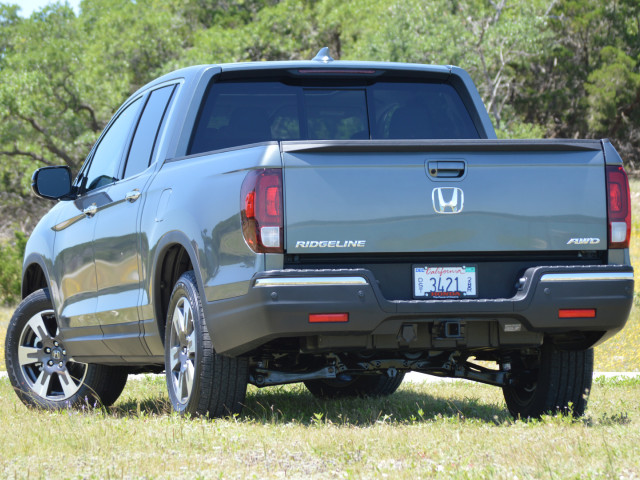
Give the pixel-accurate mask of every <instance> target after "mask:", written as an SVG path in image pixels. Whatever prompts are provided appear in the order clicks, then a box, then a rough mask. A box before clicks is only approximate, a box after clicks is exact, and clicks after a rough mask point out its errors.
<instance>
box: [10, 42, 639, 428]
mask: <svg viewBox="0 0 640 480" xmlns="http://www.w3.org/2000/svg"><path fill="white" fill-rule="evenodd" d="M33 190H34V192H35V193H36V194H37V195H39V196H41V197H44V198H50V199H55V200H58V202H57V204H56V205H55V206H54V207H53V208H52V209H51V210H50V211H49V213H47V215H45V216H44V218H43V219H42V220H41V221H40V223H39V224H38V226H37V227H36V229H35V230H34V232H33V234H32V235H31V237H30V239H29V243H28V245H27V249H26V253H25V259H24V270H23V282H22V298H23V301H22V303H21V304H20V305H19V307H18V309H17V311H16V312H15V315H14V316H13V318H12V320H11V322H10V325H9V329H8V332H7V338H6V365H7V370H8V372H9V376H10V379H11V382H12V384H13V386H14V388H15V391H16V393H17V394H18V395H19V397H20V398H21V399H22V400H23V401H24V402H25V403H26V404H29V405H35V406H38V407H41V408H60V407H65V406H69V405H78V404H80V403H83V402H86V401H87V399H88V400H89V401H90V402H92V403H93V401H94V399H99V400H100V401H101V402H102V403H103V404H104V405H109V404H112V403H113V402H115V401H116V399H117V398H118V396H119V395H120V393H121V392H122V389H123V388H124V385H125V382H126V379H127V375H128V374H129V373H131V372H161V371H163V370H164V371H165V372H166V379H167V386H168V391H169V397H170V399H171V403H172V405H173V408H174V409H175V410H176V411H178V412H182V413H189V414H195V415H209V416H224V415H228V414H233V413H236V412H239V411H240V409H241V407H242V403H243V401H244V399H245V394H246V389H247V384H248V383H251V384H253V385H256V386H258V387H264V386H270V385H279V384H286V383H294V382H304V384H305V385H306V387H307V388H308V389H309V390H310V392H311V393H312V394H314V395H317V396H321V397H338V396H347V395H388V394H391V393H393V392H394V391H395V390H396V389H397V388H398V386H399V385H400V383H401V382H402V380H403V377H404V375H405V373H406V372H409V371H416V372H423V373H427V374H431V375H437V376H442V377H455V378H463V379H470V380H475V381H478V382H483V383H487V384H491V385H496V386H498V387H501V388H502V389H503V391H504V397H505V399H506V405H507V407H508V409H509V411H510V412H511V414H513V415H514V416H516V417H523V418H524V417H536V416H540V415H542V414H543V413H545V412H556V411H561V412H569V413H572V414H574V415H582V414H583V412H584V410H585V407H586V402H587V395H588V392H589V389H590V386H591V378H592V370H593V350H592V347H593V346H595V345H597V344H599V343H601V342H603V341H605V340H606V339H607V338H609V337H611V336H612V335H614V334H615V333H616V332H618V331H619V330H620V329H621V328H622V327H623V326H624V324H625V322H626V320H627V317H628V315H629V311H630V309H631V305H632V299H633V282H634V280H633V269H632V267H631V265H630V260H629V250H628V245H629V236H630V223H631V212H630V202H629V186H628V181H627V177H626V174H625V172H624V170H623V168H622V160H621V159H620V157H619V155H618V154H617V153H616V150H615V149H614V147H613V146H612V145H611V144H610V143H609V142H608V141H607V140H526V141H520V140H517V141H508V140H497V139H496V134H495V131H494V129H493V127H492V125H491V122H490V119H489V117H488V115H487V112H486V110H485V108H484V106H483V104H482V101H481V99H480V97H479V95H478V92H477V90H476V88H475V86H474V85H473V83H472V81H471V79H470V77H469V75H468V74H467V73H466V72H465V71H464V70H462V69H460V68H458V67H452V66H435V65H415V64H396V63H373V62H347V61H333V60H332V59H331V58H330V57H329V55H328V53H327V51H326V50H325V51H321V53H320V54H319V55H318V56H317V57H316V58H315V59H313V60H311V61H295V62H294V61H290V62H262V63H243V64H224V65H207V66H196V67H191V68H187V69H183V70H178V71H176V72H173V73H170V74H168V75H165V76H163V77H161V78H159V79H157V80H155V81H153V82H151V83H149V84H148V85H146V86H144V87H143V88H141V89H140V90H139V91H137V92H136V93H135V94H133V95H132V96H131V97H130V98H129V99H128V100H127V101H126V102H125V103H124V105H123V106H122V107H121V108H120V109H119V110H118V111H117V113H116V114H115V116H114V117H113V119H112V120H111V122H110V123H109V125H108V126H107V127H106V129H105V131H104V132H103V134H102V136H101V137H100V139H99V140H98V141H97V142H96V144H95V146H94V147H93V149H92V150H91V152H90V153H89V155H88V157H87V160H86V162H85V164H84V166H83V167H82V169H81V171H80V172H79V174H78V176H77V177H76V178H75V180H72V176H71V173H70V171H69V169H68V168H66V167H46V168H42V169H39V170H38V171H36V172H35V173H34V176H33Z"/></svg>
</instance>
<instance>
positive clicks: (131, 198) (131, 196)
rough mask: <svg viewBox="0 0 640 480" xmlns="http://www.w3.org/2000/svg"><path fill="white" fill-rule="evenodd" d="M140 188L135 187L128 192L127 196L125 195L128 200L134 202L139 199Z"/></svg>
mask: <svg viewBox="0 0 640 480" xmlns="http://www.w3.org/2000/svg"><path fill="white" fill-rule="evenodd" d="M140 195H141V194H140V190H138V189H135V190H131V191H130V192H128V193H127V196H126V197H124V198H125V199H126V200H127V201H129V202H131V203H133V202H135V201H136V200H138V199H139V198H140Z"/></svg>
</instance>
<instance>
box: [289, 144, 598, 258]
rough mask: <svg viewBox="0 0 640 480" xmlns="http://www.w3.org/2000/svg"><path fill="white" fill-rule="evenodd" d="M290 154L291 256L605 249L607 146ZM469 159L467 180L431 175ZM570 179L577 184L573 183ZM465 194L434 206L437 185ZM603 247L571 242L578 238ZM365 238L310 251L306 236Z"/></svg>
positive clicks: (319, 237)
mask: <svg viewBox="0 0 640 480" xmlns="http://www.w3.org/2000/svg"><path fill="white" fill-rule="evenodd" d="M449 148H450V149H451V150H452V151H451V152H450V153H449V152H444V151H439V152H437V153H432V152H429V151H425V152H403V151H401V149H400V148H399V149H398V150H399V151H398V152H396V153H360V152H350V151H349V148H348V147H347V146H345V148H344V150H345V151H344V152H343V153H338V152H335V151H334V152H331V153H306V152H291V153H288V152H286V153H284V156H283V158H284V164H285V175H284V178H285V192H286V199H285V212H286V243H287V251H288V252H290V253H305V252H306V253H346V252H352V253H374V252H375V253H393V252H474V251H485V252H486V251H543V250H601V249H603V248H604V247H605V246H606V239H607V231H606V205H605V202H604V199H605V197H606V195H605V184H604V168H603V165H604V159H603V156H602V152H601V151H590V150H589V151H576V152H536V151H532V152H527V151H522V152H505V151H497V152H492V151H482V152H459V151H456V146H455V143H452V144H451V145H450V147H449ZM446 160H451V161H461V160H462V161H464V162H465V163H466V174H465V176H464V178H461V179H453V180H451V181H437V182H436V181H434V179H432V178H431V177H430V176H429V175H428V174H427V172H426V169H425V164H428V163H429V162H431V161H446ZM568 179H571V180H570V182H571V183H570V185H571V188H567V187H568V186H569V184H568ZM448 186H450V187H457V188H460V189H462V190H463V191H464V209H463V211H462V212H460V213H458V214H453V215H442V214H439V213H436V212H435V211H434V207H433V203H432V192H433V189H434V188H440V187H448ZM575 237H581V238H582V237H588V238H599V239H600V243H599V244H597V245H567V242H568V241H569V240H570V239H571V238H575ZM334 240H335V241H342V242H344V241H348V240H353V241H366V246H365V247H364V248H328V247H325V248H319V247H318V248H303V247H297V246H296V245H297V243H298V242H300V241H334Z"/></svg>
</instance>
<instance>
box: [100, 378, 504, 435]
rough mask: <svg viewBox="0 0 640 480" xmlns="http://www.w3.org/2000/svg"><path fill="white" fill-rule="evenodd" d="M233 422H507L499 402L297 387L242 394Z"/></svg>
mask: <svg viewBox="0 0 640 480" xmlns="http://www.w3.org/2000/svg"><path fill="white" fill-rule="evenodd" d="M109 411H110V413H111V414H112V415H114V416H117V417H139V416H145V415H146V416H156V415H170V414H171V413H172V410H171V405H170V403H169V400H168V398H167V397H166V395H162V394H159V395H156V396H151V397H146V398H144V399H140V400H138V399H136V398H131V397H129V398H128V399H127V400H125V401H120V402H118V403H117V404H116V405H114V406H113V407H111V408H110V409H109ZM233 419H234V420H236V421H241V422H242V421H247V422H255V423H261V424H265V425H266V424H288V423H295V424H300V425H309V426H318V425H331V424H333V425H353V426H370V425H375V424H381V423H391V424H416V423H424V422H443V423H448V422H451V423H453V422H455V423H459V422H461V421H462V422H464V421H474V422H478V421H479V422H481V423H488V424H494V425H500V424H504V423H505V422H507V423H509V422H511V421H512V419H511V416H510V415H509V412H508V411H507V409H506V406H505V405H504V404H503V403H501V404H500V403H489V402H486V401H483V400H480V399H476V398H469V397H466V398H453V397H444V396H438V395H431V394H424V393H415V392H412V391H406V390H400V391H398V392H396V393H394V394H393V395H391V396H388V397H358V398H337V399H320V398H316V397H314V396H313V395H311V394H310V393H309V392H307V391H306V389H305V388H304V387H302V386H300V387H299V388H298V387H293V388H292V387H288V388H282V387H270V388H265V389H261V390H253V391H250V392H248V394H247V398H246V400H245V402H244V408H243V410H242V414H240V415H237V416H235V417H233Z"/></svg>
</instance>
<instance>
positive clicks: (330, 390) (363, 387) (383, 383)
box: [304, 372, 404, 398]
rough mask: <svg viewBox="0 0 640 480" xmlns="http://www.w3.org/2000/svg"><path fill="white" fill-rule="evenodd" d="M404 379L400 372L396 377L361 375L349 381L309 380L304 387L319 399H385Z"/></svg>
mask: <svg viewBox="0 0 640 480" xmlns="http://www.w3.org/2000/svg"><path fill="white" fill-rule="evenodd" d="M403 379H404V373H402V372H398V373H397V374H396V376H395V377H389V376H388V375H386V374H377V375H360V376H357V377H355V378H353V379H352V380H347V381H343V380H340V379H335V380H334V379H331V380H328V379H327V380H308V381H306V382H304V385H305V386H306V387H307V390H309V391H310V392H311V393H312V394H313V395H315V396H316V397H319V398H340V397H364V396H369V397H383V396H387V395H391V394H392V393H393V392H395V391H396V390H397V389H398V387H399V386H400V384H401V383H402V380H403Z"/></svg>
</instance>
